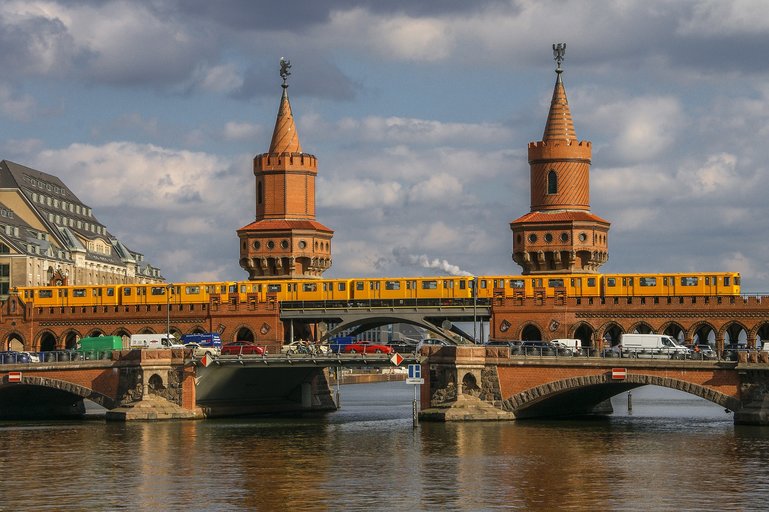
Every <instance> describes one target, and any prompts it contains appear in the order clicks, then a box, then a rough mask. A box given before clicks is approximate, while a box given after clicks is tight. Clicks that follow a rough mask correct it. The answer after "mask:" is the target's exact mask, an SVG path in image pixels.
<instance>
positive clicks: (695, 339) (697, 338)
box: [689, 322, 723, 344]
mask: <svg viewBox="0 0 769 512" xmlns="http://www.w3.org/2000/svg"><path fill="white" fill-rule="evenodd" d="M689 332H690V336H689V339H691V340H692V343H703V342H704V343H708V344H711V343H715V342H717V341H718V339H719V337H718V336H717V332H718V331H717V330H716V328H715V327H713V324H711V323H710V322H697V323H696V324H694V325H692V326H691V328H690V329H689ZM711 334H712V335H713V339H712V340H711V339H710V336H711ZM720 339H723V338H722V337H721V338H720Z"/></svg>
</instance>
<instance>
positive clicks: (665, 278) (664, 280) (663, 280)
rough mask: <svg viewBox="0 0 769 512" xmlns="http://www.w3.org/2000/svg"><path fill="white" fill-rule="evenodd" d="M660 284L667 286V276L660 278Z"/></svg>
mask: <svg viewBox="0 0 769 512" xmlns="http://www.w3.org/2000/svg"><path fill="white" fill-rule="evenodd" d="M662 285H663V286H667V285H668V278H667V277H663V278H662Z"/></svg>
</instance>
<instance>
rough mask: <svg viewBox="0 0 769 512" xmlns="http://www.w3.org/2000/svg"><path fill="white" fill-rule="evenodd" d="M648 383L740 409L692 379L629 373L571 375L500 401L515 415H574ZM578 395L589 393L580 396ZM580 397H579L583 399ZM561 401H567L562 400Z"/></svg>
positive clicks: (732, 399)
mask: <svg viewBox="0 0 769 512" xmlns="http://www.w3.org/2000/svg"><path fill="white" fill-rule="evenodd" d="M650 385H651V386H660V387H664V388H670V389H675V390H677V391H683V392H685V393H689V394H692V395H695V396H698V397H700V398H704V399H705V400H708V401H710V402H713V403H714V404H717V405H719V406H721V407H724V408H726V409H729V410H731V411H736V410H738V409H739V408H740V401H739V399H738V398H735V397H733V396H730V395H727V394H725V393H721V392H719V391H715V390H713V389H710V388H707V387H704V386H700V385H698V384H694V383H691V382H687V381H683V380H679V379H674V378H670V377H659V376H656V375H644V374H629V375H627V377H626V378H625V380H623V381H616V380H613V379H612V378H611V374H610V373H606V374H602V375H590V376H581V377H571V378H568V379H562V380H559V381H555V382H549V383H547V384H542V385H539V386H536V387H533V388H530V389H527V390H524V391H521V392H520V393H516V394H514V395H513V396H511V397H510V398H508V399H506V400H503V403H502V407H503V409H505V410H507V411H510V412H513V413H514V414H515V415H516V417H517V418H526V417H534V416H539V417H541V416H561V415H568V414H574V412H575V411H574V407H581V408H582V409H581V412H582V413H583V414H585V413H589V412H591V411H592V410H593V408H594V407H595V406H597V405H599V404H600V403H601V402H604V401H605V400H608V399H609V398H611V397H612V396H615V395H618V394H620V393H623V392H625V391H628V390H630V389H633V388H637V387H641V386H650ZM580 394H582V395H589V396H587V397H580ZM579 398H582V400H580V399H579ZM564 400H566V401H565V402H564ZM548 402H555V403H558V404H559V405H558V406H556V407H552V406H550V407H549V406H548V405H549V404H548ZM564 403H566V404H570V406H571V408H572V410H570V411H568V412H566V413H564V412H563V411H564V406H563V405H564ZM548 411H549V412H548ZM558 411H561V413H560V414H559V413H558Z"/></svg>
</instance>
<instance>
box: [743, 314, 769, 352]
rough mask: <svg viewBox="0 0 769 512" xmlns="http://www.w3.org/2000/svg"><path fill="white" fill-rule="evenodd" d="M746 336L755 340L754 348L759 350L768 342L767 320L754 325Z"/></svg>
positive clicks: (768, 322) (768, 321) (768, 329)
mask: <svg viewBox="0 0 769 512" xmlns="http://www.w3.org/2000/svg"><path fill="white" fill-rule="evenodd" d="M748 336H749V337H750V338H753V339H754V340H756V348H761V346H762V345H763V344H764V343H766V342H767V341H769V320H767V321H764V322H759V323H757V324H756V325H754V326H753V329H751V330H750V333H749V334H748ZM759 341H760V342H761V343H759Z"/></svg>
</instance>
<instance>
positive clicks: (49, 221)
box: [0, 160, 164, 300]
mask: <svg viewBox="0 0 769 512" xmlns="http://www.w3.org/2000/svg"><path fill="white" fill-rule="evenodd" d="M163 281H164V279H163V277H162V276H161V275H160V269H158V268H156V267H154V266H152V265H150V264H149V263H147V262H146V261H144V256H143V255H142V254H140V253H138V252H135V251H132V250H130V249H128V248H127V247H126V246H125V245H124V244H123V243H122V242H120V240H118V239H117V238H116V237H115V236H113V235H111V234H110V233H109V231H107V228H106V227H105V226H104V225H103V224H102V223H101V222H99V221H98V220H97V219H96V217H94V215H93V211H92V210H91V208H90V207H88V206H87V205H85V204H83V203H82V202H81V201H80V200H79V199H78V198H77V196H76V195H75V194H74V193H73V192H72V191H71V190H70V189H69V188H68V187H67V186H66V185H65V184H64V183H63V182H62V181H61V180H60V179H59V178H57V177H56V176H53V175H51V174H46V173H44V172H41V171H37V170H35V169H31V168H29V167H25V166H23V165H19V164H16V163H13V162H10V161H8V160H2V161H0V300H4V299H5V298H6V297H7V296H8V294H9V292H10V291H11V290H12V289H13V288H14V287H17V286H45V285H81V284H82V285H87V284H107V283H116V284H118V283H161V282H163Z"/></svg>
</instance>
